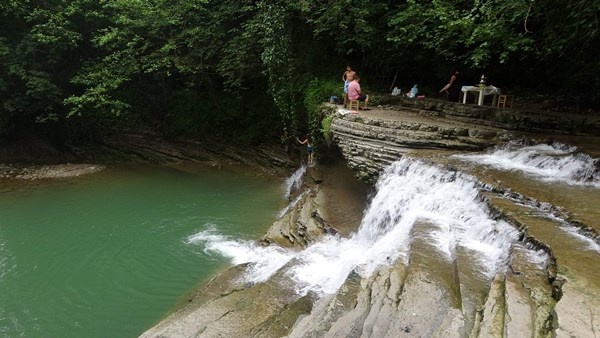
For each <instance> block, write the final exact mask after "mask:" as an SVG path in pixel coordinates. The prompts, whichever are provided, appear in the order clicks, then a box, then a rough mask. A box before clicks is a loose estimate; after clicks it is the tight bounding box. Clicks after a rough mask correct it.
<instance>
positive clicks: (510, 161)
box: [453, 142, 600, 188]
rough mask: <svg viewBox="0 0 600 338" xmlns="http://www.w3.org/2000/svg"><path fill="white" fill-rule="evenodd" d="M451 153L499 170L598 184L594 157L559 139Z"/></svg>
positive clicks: (598, 186)
mask: <svg viewBox="0 0 600 338" xmlns="http://www.w3.org/2000/svg"><path fill="white" fill-rule="evenodd" d="M453 157H455V158H458V159H461V160H464V161H469V162H474V163H477V164H484V165H487V166H491V167H494V168H496V169H500V170H517V171H521V172H523V173H525V174H527V175H529V176H532V177H534V178H537V179H539V180H542V181H547V182H563V183H567V184H572V185H582V186H591V187H594V188H600V171H599V169H598V168H597V167H596V166H597V163H596V162H597V160H594V159H592V158H591V157H590V156H589V155H587V154H584V153H580V152H577V148H576V147H572V146H569V145H565V144H562V143H558V142H555V143H553V144H550V145H548V144H537V145H534V146H523V145H516V144H506V145H503V146H500V147H495V148H493V149H492V150H491V151H489V152H488V153H487V154H479V155H454V156H453Z"/></svg>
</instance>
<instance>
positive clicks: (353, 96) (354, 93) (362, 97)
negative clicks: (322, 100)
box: [348, 75, 369, 109]
mask: <svg viewBox="0 0 600 338" xmlns="http://www.w3.org/2000/svg"><path fill="white" fill-rule="evenodd" d="M359 82H360V76H358V75H356V76H354V80H353V81H352V82H350V84H349V85H348V98H349V99H350V100H358V101H363V102H364V103H365V108H364V109H367V104H368V103H369V95H366V94H363V93H361V92H360V84H359Z"/></svg>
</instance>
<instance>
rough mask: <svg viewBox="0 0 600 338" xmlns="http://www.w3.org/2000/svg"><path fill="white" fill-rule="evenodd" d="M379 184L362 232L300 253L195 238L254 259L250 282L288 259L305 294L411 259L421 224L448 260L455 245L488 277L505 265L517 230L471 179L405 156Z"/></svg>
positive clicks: (238, 258)
mask: <svg viewBox="0 0 600 338" xmlns="http://www.w3.org/2000/svg"><path fill="white" fill-rule="evenodd" d="M376 188H377V192H376V194H375V195H374V196H373V198H372V200H371V202H370V205H369V207H368V208H367V210H366V211H365V214H364V217H363V219H362V222H361V225H360V227H359V229H358V231H357V232H356V233H354V234H353V235H352V236H350V237H349V238H342V237H340V236H326V237H325V238H323V240H321V241H320V242H318V243H315V244H313V245H311V246H309V247H307V248H306V249H304V250H303V251H300V252H296V251H292V250H284V249H281V248H277V247H266V248H264V247H260V246H258V245H256V244H253V243H251V242H242V241H236V240H232V239H226V238H223V237H222V236H219V235H216V234H212V235H209V234H207V233H206V232H205V231H203V232H201V233H199V234H197V235H194V236H192V237H190V238H189V242H190V243H196V244H201V245H204V247H205V250H206V251H207V252H209V253H211V252H215V253H218V254H220V255H224V256H226V257H229V258H230V259H231V260H232V262H233V263H234V264H238V263H241V262H251V263H252V266H253V269H255V270H251V271H250V273H249V274H248V276H247V278H248V280H249V281H261V280H265V279H266V278H268V277H266V278H265V276H268V275H269V274H273V273H275V272H276V271H277V270H278V269H279V268H280V267H282V266H283V265H285V264H286V263H288V262H290V267H289V269H287V270H286V272H285V273H286V275H287V276H288V277H289V278H290V279H291V280H292V281H294V286H295V288H296V290H297V292H298V293H299V294H306V293H308V292H309V291H312V292H316V293H317V294H321V295H322V294H331V293H334V292H335V291H336V290H337V289H338V288H339V287H340V286H341V285H342V284H343V283H344V281H345V280H346V278H347V277H348V275H349V274H350V273H351V272H352V271H354V272H356V273H358V274H360V275H361V276H363V277H367V276H369V275H370V274H372V273H373V272H374V271H375V270H376V269H377V268H378V267H381V266H384V265H389V264H391V263H393V262H394V261H395V260H397V259H401V260H403V261H404V262H407V261H408V258H409V255H410V249H411V233H412V230H413V228H414V227H418V226H420V225H422V224H428V225H429V226H430V227H431V226H433V229H434V230H432V231H430V233H429V237H430V240H431V241H432V242H433V243H435V247H437V248H438V250H440V252H442V253H443V254H444V255H445V257H446V258H447V259H448V260H453V259H455V251H456V248H457V247H462V248H464V249H466V250H468V251H469V252H472V256H473V262H470V263H472V264H476V265H477V266H478V267H479V270H480V271H481V272H482V273H483V274H484V275H485V276H487V277H489V278H491V277H492V276H493V275H494V274H495V273H496V272H497V271H498V269H503V268H504V267H505V264H506V261H507V258H508V253H509V249H510V246H511V244H512V243H514V242H515V241H516V240H517V238H518V231H517V230H516V229H514V228H513V227H511V226H510V225H509V224H507V223H506V222H504V221H496V220H494V219H492V218H491V217H490V212H489V210H488V208H487V205H486V204H485V203H484V202H483V201H481V199H480V197H479V191H478V189H477V182H476V181H475V180H474V179H473V178H472V177H470V176H468V175H465V174H462V173H459V172H455V171H447V170H445V169H443V168H440V167H437V166H432V165H429V164H425V163H423V162H420V161H416V160H411V159H407V158H404V159H402V160H400V161H398V162H395V163H393V164H392V165H390V166H389V167H388V168H387V169H386V170H385V171H384V172H383V173H382V175H381V176H380V179H379V181H378V183H377V186H376ZM271 255H272V256H271ZM292 259H294V261H293V262H292ZM275 262H277V263H275ZM256 269H258V270H260V271H257V270H256ZM268 269H272V270H270V271H268Z"/></svg>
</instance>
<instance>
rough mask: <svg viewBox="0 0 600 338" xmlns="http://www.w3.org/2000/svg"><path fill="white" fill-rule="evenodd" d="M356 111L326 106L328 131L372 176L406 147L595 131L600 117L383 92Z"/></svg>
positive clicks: (477, 146)
mask: <svg viewBox="0 0 600 338" xmlns="http://www.w3.org/2000/svg"><path fill="white" fill-rule="evenodd" d="M385 101H386V102H390V103H394V105H380V106H378V107H377V108H373V109H372V110H368V111H364V110H359V111H358V112H357V113H354V112H350V111H349V110H346V109H343V108H340V107H338V106H332V105H330V106H328V107H327V108H324V111H323V113H324V114H333V115H334V118H333V119H332V123H331V127H330V131H331V135H329V136H330V137H331V138H332V140H333V142H334V143H335V144H336V145H337V146H338V147H339V148H340V149H341V152H342V154H343V155H344V157H345V158H346V160H347V163H348V166H349V167H350V168H352V169H353V170H354V171H355V173H356V176H357V177H358V178H359V179H361V180H363V181H365V182H371V183H372V182H374V181H375V180H376V179H377V176H378V173H379V172H380V171H381V169H382V168H384V167H386V166H387V165H389V164H390V163H392V162H394V161H396V160H398V159H399V158H401V157H402V154H404V153H406V152H407V151H408V150H409V149H449V150H464V151H469V150H483V149H485V148H488V147H490V146H493V145H495V144H498V143H501V142H506V141H509V140H514V139H517V138H527V137H536V138H539V137H540V134H537V135H535V136H530V134H531V133H530V132H532V131H536V132H543V133H546V135H547V136H545V137H546V139H547V140H552V139H555V138H556V137H557V136H559V135H564V134H566V133H572V132H589V133H600V118H599V117H592V116H586V115H568V116H566V115H560V114H557V113H552V114H551V113H540V112H531V111H525V110H520V111H517V110H510V109H499V108H495V107H490V106H473V105H464V104H459V103H453V102H446V101H439V100H427V101H419V100H412V99H406V98H387V99H386V100H385Z"/></svg>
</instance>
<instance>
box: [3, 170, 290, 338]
mask: <svg viewBox="0 0 600 338" xmlns="http://www.w3.org/2000/svg"><path fill="white" fill-rule="evenodd" d="M280 202H281V186H280V184H279V182H277V181H276V180H272V179H271V180H267V179H259V178H254V177H250V176H243V175H240V174H234V173H230V172H210V171H208V172H202V173H201V174H198V173H196V174H191V173H186V172H182V171H178V170H175V169H170V168H128V169H108V170H106V171H104V172H102V173H100V174H94V175H90V176H87V177H83V178H78V179H72V180H68V181H63V182H60V183H52V184H49V185H40V186H36V187H31V188H27V189H20V190H19V191H13V192H8V193H3V194H0V336H8V337H18V336H23V337H136V336H137V335H139V334H140V333H142V332H143V331H145V330H146V329H148V328H149V327H150V326H152V325H153V324H154V323H156V322H157V321H158V320H159V319H161V318H162V317H164V315H165V314H166V313H168V312H169V311H171V310H173V309H174V308H175V307H176V306H177V304H178V302H181V301H182V299H184V298H185V295H186V293H188V292H190V291H191V290H193V289H194V288H195V287H197V286H198V284H199V283H200V282H202V281H205V280H206V279H207V278H209V277H211V276H212V275H214V273H215V272H217V271H218V270H219V269H222V268H223V267H224V266H227V263H228V262H225V261H224V259H223V258H220V257H218V256H210V255H208V254H206V253H204V252H203V250H202V248H201V247H199V246H197V245H196V246H195V245H190V244H186V238H187V237H188V236H190V235H193V234H195V233H197V232H199V231H202V230H204V229H206V228H208V227H214V228H216V229H217V230H218V231H219V233H221V234H225V235H231V236H235V238H248V239H255V238H259V237H260V236H261V235H262V234H264V232H265V230H266V229H267V228H268V227H269V226H270V224H271V223H272V222H273V220H274V218H275V215H276V213H277V207H278V205H279V203H280Z"/></svg>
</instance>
